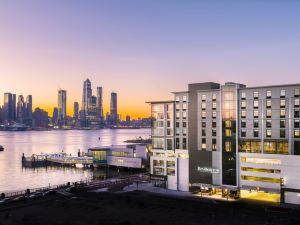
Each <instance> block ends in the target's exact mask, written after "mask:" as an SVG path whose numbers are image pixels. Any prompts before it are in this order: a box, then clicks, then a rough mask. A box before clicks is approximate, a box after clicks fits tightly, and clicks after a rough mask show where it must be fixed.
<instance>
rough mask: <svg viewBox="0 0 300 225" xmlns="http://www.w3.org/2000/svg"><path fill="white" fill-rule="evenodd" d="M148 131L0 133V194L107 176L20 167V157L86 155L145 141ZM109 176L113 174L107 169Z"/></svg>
mask: <svg viewBox="0 0 300 225" xmlns="http://www.w3.org/2000/svg"><path fill="white" fill-rule="evenodd" d="M149 135H150V130H149V129H137V130H110V129H103V130H96V131H77V130H74V131H28V132H0V145H3V146H4V147H5V150H4V152H0V192H10V191H17V190H24V189H26V188H35V187H44V186H48V185H49V182H50V184H51V185H57V184H62V183H66V182H74V181H80V180H86V179H87V178H90V177H92V176H96V177H99V176H100V177H101V176H104V175H105V176H106V175H108V174H107V172H108V171H107V170H105V169H102V170H96V171H94V172H93V171H92V170H90V169H81V168H73V167H47V168H35V169H31V168H23V167H22V163H21V156H22V154H23V153H24V154H25V156H30V155H32V154H40V153H41V152H42V153H54V152H58V151H61V150H64V152H66V153H68V154H72V155H76V154H77V152H78V149H80V150H81V151H83V152H87V150H88V148H91V147H95V146H104V145H106V146H108V145H119V144H124V143H123V142H124V141H125V140H128V139H134V138H136V137H138V136H142V137H143V138H148V137H149ZM109 172H110V175H111V173H114V172H116V171H113V170H110V171H109Z"/></svg>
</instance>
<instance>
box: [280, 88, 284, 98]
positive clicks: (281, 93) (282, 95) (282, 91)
mask: <svg viewBox="0 0 300 225" xmlns="http://www.w3.org/2000/svg"><path fill="white" fill-rule="evenodd" d="M280 98H285V90H281V91H280Z"/></svg>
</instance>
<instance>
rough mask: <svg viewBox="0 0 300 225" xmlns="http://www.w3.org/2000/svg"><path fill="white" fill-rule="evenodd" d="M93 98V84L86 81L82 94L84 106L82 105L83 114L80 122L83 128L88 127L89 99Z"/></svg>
mask: <svg viewBox="0 0 300 225" xmlns="http://www.w3.org/2000/svg"><path fill="white" fill-rule="evenodd" d="M91 97H92V84H91V81H90V80H89V79H86V80H85V81H84V82H83V93H82V104H81V113H80V120H81V125H82V126H85V127H86V126H88V122H87V116H88V106H89V101H90V100H89V99H90V98H91Z"/></svg>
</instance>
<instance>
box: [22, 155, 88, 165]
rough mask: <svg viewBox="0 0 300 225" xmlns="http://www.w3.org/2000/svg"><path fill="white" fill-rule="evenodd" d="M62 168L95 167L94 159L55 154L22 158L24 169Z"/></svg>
mask: <svg viewBox="0 0 300 225" xmlns="http://www.w3.org/2000/svg"><path fill="white" fill-rule="evenodd" d="M53 164H57V165H61V166H75V165H78V164H79V165H83V166H91V165H93V157H88V156H71V155H67V154H66V153H53V154H40V155H37V154H33V155H32V156H30V157H25V156H24V154H23V156H22V165H23V166H24V167H40V166H49V165H53Z"/></svg>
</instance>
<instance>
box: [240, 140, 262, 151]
mask: <svg viewBox="0 0 300 225" xmlns="http://www.w3.org/2000/svg"><path fill="white" fill-rule="evenodd" d="M239 151H240V152H254V153H260V152H261V141H254V140H252V141H243V140H242V141H241V142H240V144H239Z"/></svg>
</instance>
